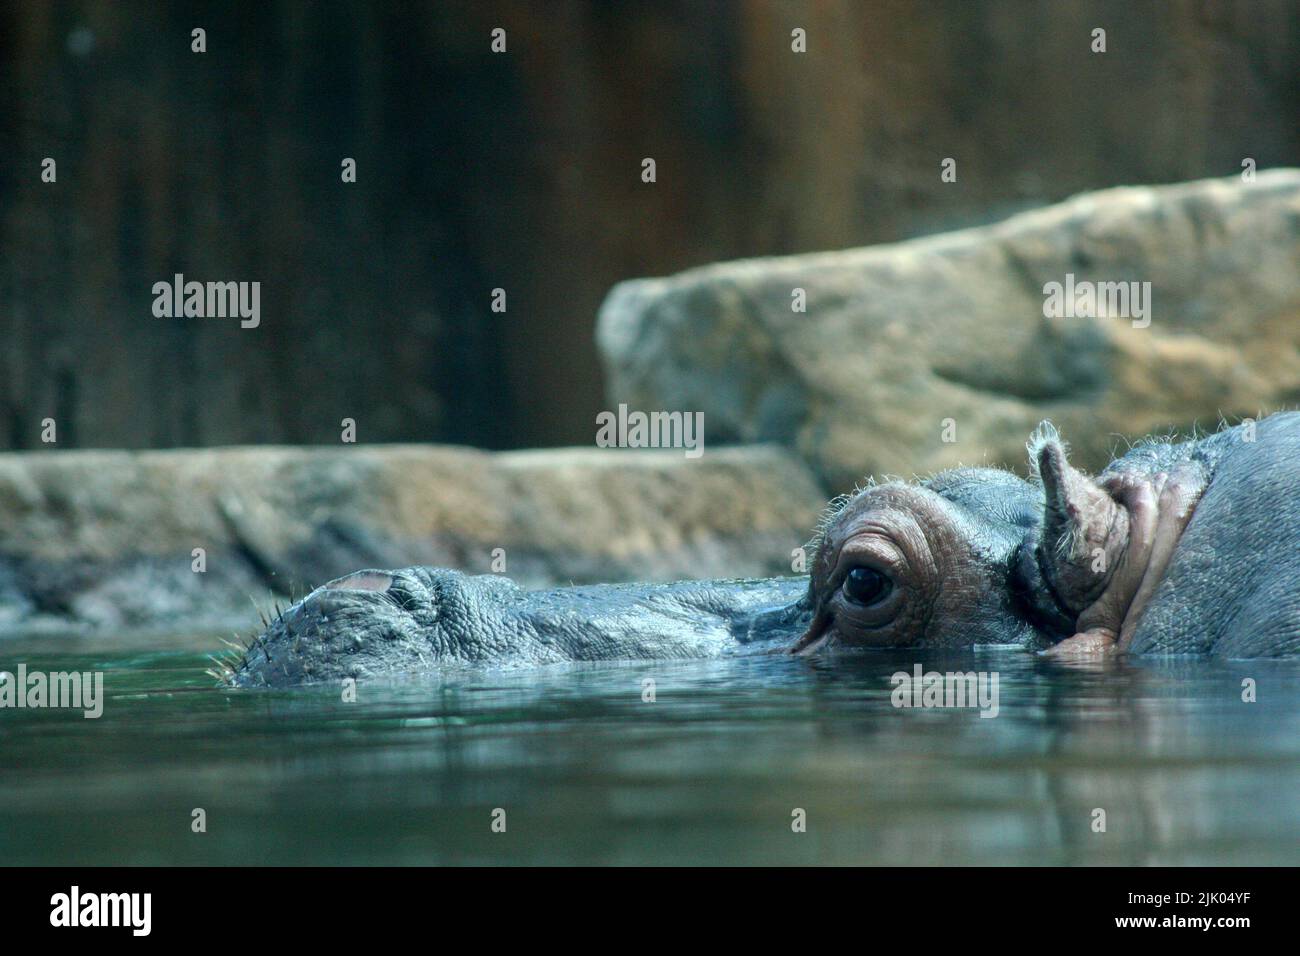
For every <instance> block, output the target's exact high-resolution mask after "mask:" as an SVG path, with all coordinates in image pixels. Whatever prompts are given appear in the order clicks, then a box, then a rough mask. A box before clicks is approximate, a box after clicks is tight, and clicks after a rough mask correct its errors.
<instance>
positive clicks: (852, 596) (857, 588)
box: [843, 567, 893, 605]
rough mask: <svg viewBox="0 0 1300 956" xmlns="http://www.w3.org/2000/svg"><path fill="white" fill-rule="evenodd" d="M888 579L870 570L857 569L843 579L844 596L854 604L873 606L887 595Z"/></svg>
mask: <svg viewBox="0 0 1300 956" xmlns="http://www.w3.org/2000/svg"><path fill="white" fill-rule="evenodd" d="M892 587H893V584H892V583H890V580H889V578H887V577H885V576H884V575H883V574H881V573H880V572H879V571H875V570H872V569H871V568H864V567H857V568H854V569H853V570H852V571H850V572H849V573H848V574H847V575H845V577H844V585H843V589H844V596H845V597H846V598H848V599H849V600H850V601H852V602H853V603H854V604H864V605H865V604H875V603H876V602H877V601H879V600H880V599H881V598H883V597H884V596H885V595H886V594H888V593H889V591H890V589H891V588H892Z"/></svg>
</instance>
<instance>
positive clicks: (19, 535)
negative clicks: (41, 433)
mask: <svg viewBox="0 0 1300 956" xmlns="http://www.w3.org/2000/svg"><path fill="white" fill-rule="evenodd" d="M823 504H824V498H823V495H822V492H821V490H820V489H819V488H818V487H817V485H816V483H815V482H814V481H813V479H812V477H811V475H810V473H809V472H808V470H807V469H806V468H805V467H804V466H803V465H802V464H799V463H798V462H797V461H796V460H795V459H794V457H793V456H792V455H790V454H789V453H788V452H786V451H784V450H782V449H778V448H775V447H767V448H736V449H719V450H713V449H710V450H708V451H707V452H706V453H705V455H704V457H703V458H701V459H699V460H696V461H687V460H686V459H685V458H684V457H683V455H682V453H681V452H654V451H626V450H609V451H603V450H598V449H556V450H548V451H537V452H513V453H503V454H491V453H485V452H480V451H475V450H471V449H465V448H453V447H436V446H401V445H388V446H382V445H381V446H359V447H355V448H346V449H344V448H338V449H325V448H280V447H268V448H227V449H213V450H202V451H197V450H196V451H165V452H142V453H131V452H97V451H76V452H49V453H19V454H6V455H0V634H4V633H6V632H11V633H12V632H14V631H16V630H26V631H30V630H33V629H46V628H53V629H58V628H64V627H86V626H90V627H101V628H136V627H159V626H173V625H174V626H177V627H180V628H184V629H185V630H187V631H190V630H193V629H194V628H199V627H204V628H206V627H219V626H220V627H226V626H231V627H242V628H244V629H247V628H248V627H249V626H250V625H251V624H253V623H254V622H255V621H256V614H255V613H254V610H253V608H252V606H251V605H250V603H249V599H250V597H251V598H254V599H255V600H256V601H257V602H258V603H259V604H269V601H268V600H267V598H268V595H269V594H272V593H273V594H277V595H281V596H300V595H301V594H302V593H304V592H305V591H306V590H308V589H310V588H312V587H314V586H316V585H317V584H320V583H322V582H324V581H326V580H328V579H330V578H333V577H337V576H339V575H341V574H345V573H347V572H350V571H353V570H356V569H357V568H362V567H367V566H379V567H393V566H399V565H405V564H437V565H444V566H448V567H455V568H461V569H464V570H466V571H472V572H477V573H485V572H488V571H490V570H492V568H491V562H492V551H493V549H495V548H503V549H505V559H506V568H505V571H506V573H507V574H508V575H509V576H510V577H512V578H514V579H515V580H517V581H519V582H520V583H523V584H526V585H538V584H546V583H568V582H569V581H575V582H583V581H598V580H599V581H606V580H619V579H630V578H636V579H649V580H656V579H658V580H669V579H674V578H690V577H729V576H739V575H756V576H757V575H768V574H775V573H787V574H788V573H789V572H790V552H791V550H792V549H793V548H795V547H797V546H799V545H801V544H802V543H803V542H804V541H805V540H806V539H807V537H808V535H809V533H810V529H811V528H812V526H813V524H814V522H815V519H816V515H817V513H818V511H819V510H820V508H821V506H822V505H823ZM195 548H204V549H205V551H206V560H207V570H206V572H205V573H202V574H198V573H195V572H194V571H192V570H191V563H192V561H193V558H192V556H191V555H192V551H193V549H195Z"/></svg>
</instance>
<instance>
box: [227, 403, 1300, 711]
mask: <svg viewBox="0 0 1300 956" xmlns="http://www.w3.org/2000/svg"><path fill="white" fill-rule="evenodd" d="M1029 449H1030V461H1031V469H1032V471H1033V474H1032V475H1031V479H1030V480H1024V479H1021V478H1018V477H1016V476H1015V475H1012V474H1010V473H1009V472H1005V471H1000V470H997V469H988V468H959V469H954V470H951V471H945V472H942V473H940V474H938V475H936V476H933V477H931V478H929V479H927V480H924V481H921V482H917V483H907V482H901V481H898V482H888V483H883V484H876V483H871V484H868V486H867V487H866V488H864V489H861V490H860V491H858V492H856V493H855V494H853V495H850V496H846V497H844V498H841V499H838V500H837V501H835V502H833V503H832V506H831V507H830V509H828V512H827V518H826V520H825V521H824V522H823V526H822V528H821V531H820V533H819V535H818V537H817V539H816V544H815V548H814V552H813V556H812V561H811V565H810V567H811V573H810V575H809V577H807V578H802V577H790V578H772V579H768V580H758V581H756V580H728V581H680V582H676V583H671V584H611V585H586V586H581V587H569V588H552V589H544V590H524V589H522V588H520V587H518V586H517V585H515V584H514V583H512V582H510V581H509V580H507V579H505V578H502V577H499V576H496V575H486V576H480V577H470V576H466V575H464V574H461V573H460V572H457V571H451V570H446V569H439V568H405V569H401V570H395V571H360V572H357V573H355V574H351V575H348V576H346V577H344V578H340V579H338V580H336V581H332V582H330V583H329V584H327V585H324V586H323V587H320V588H317V589H316V590H315V591H313V592H312V593H311V594H309V595H308V596H307V597H305V598H303V599H302V600H301V601H299V602H297V603H296V604H294V605H293V606H292V607H291V608H289V609H288V610H287V611H286V612H285V613H284V614H283V615H280V616H278V617H277V619H276V620H275V621H273V622H271V623H270V624H269V625H268V626H267V627H266V629H265V631H264V632H263V633H262V634H261V635H259V636H258V637H257V638H255V639H254V641H253V643H252V644H251V645H250V646H249V647H248V648H247V649H246V650H244V652H243V653H242V654H241V655H240V656H239V657H238V659H237V660H234V661H231V662H228V663H227V664H223V665H222V668H223V670H222V674H221V675H220V676H221V677H222V678H223V679H224V680H226V681H228V682H230V683H233V684H236V685H242V686H267V685H270V686H280V685H290V684H299V683H311V682H317V681H328V680H335V679H340V678H345V677H354V678H364V677H371V676H385V675H388V676H393V675H402V674H419V673H421V672H428V671H429V670H431V669H434V668H437V667H439V666H442V665H444V664H449V663H467V664H482V663H491V664H546V663H554V662H561V661H582V660H654V659H670V658H692V657H713V656H719V655H723V654H734V653H741V652H752V651H755V650H766V651H771V652H794V653H799V654H812V653H822V652H826V651H831V650H835V649H840V648H873V647H893V648H897V647H955V646H974V645H983V644H1010V645H1018V646H1022V647H1025V648H1027V649H1031V650H1045V652H1046V653H1049V654H1054V655H1057V656H1070V655H1096V654H1106V653H1113V652H1116V651H1126V652H1132V653H1178V654H1204V653H1214V654H1220V655H1224V656H1234V657H1264V656H1267V657H1279V656H1291V655H1294V654H1297V653H1300V547H1297V545H1300V495H1298V494H1297V492H1298V491H1300V413H1284V414H1278V415H1274V416H1272V417H1270V418H1267V419H1265V420H1263V421H1260V422H1258V423H1256V422H1247V423H1244V424H1242V425H1238V426H1236V427H1233V428H1225V429H1223V430H1222V431H1219V432H1217V433H1215V434H1213V435H1209V436H1206V437H1202V438H1196V439H1192V440H1189V441H1183V442H1174V441H1170V440H1154V441H1144V442H1140V443H1138V444H1137V445H1135V446H1133V447H1132V448H1131V449H1130V451H1129V452H1128V453H1127V454H1126V455H1124V456H1123V457H1122V458H1120V459H1118V460H1117V461H1115V462H1113V463H1112V464H1111V465H1109V466H1108V467H1107V468H1106V469H1105V470H1103V472H1102V473H1101V474H1100V475H1099V476H1098V477H1097V478H1096V479H1093V478H1090V477H1088V476H1087V475H1084V474H1083V473H1082V472H1080V471H1078V470H1077V469H1075V468H1074V467H1073V466H1071V465H1070V463H1069V461H1068V459H1067V454H1066V448H1065V446H1064V445H1063V444H1062V442H1061V441H1060V440H1059V438H1058V437H1057V436H1056V433H1055V430H1054V429H1051V428H1050V426H1045V427H1042V428H1040V429H1039V430H1038V432H1036V433H1035V435H1034V436H1032V437H1031V439H1030V443H1029Z"/></svg>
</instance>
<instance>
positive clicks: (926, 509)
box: [794, 468, 1068, 653]
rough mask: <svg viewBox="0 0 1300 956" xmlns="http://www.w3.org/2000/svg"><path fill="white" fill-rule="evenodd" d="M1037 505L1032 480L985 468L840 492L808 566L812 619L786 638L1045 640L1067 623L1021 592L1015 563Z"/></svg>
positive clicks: (902, 643) (819, 644)
mask: <svg viewBox="0 0 1300 956" xmlns="http://www.w3.org/2000/svg"><path fill="white" fill-rule="evenodd" d="M1042 514H1043V496H1042V491H1041V488H1040V487H1039V486H1037V485H1036V484H1031V483H1030V482H1027V481H1024V480H1022V479H1020V478H1018V477H1016V476H1015V475H1013V474H1010V473H1009V472H1005V471H999V470H995V469H989V468H959V469H954V470H951V471H945V472H942V473H940V474H939V475H937V476H935V477H933V478H931V479H929V480H927V481H924V482H921V483H919V484H910V483H904V482H901V481H900V482H889V483H886V484H875V483H873V484H871V485H869V486H868V487H867V488H865V489H863V490H861V491H858V492H857V493H855V494H853V495H851V496H846V497H844V498H841V499H838V500H837V501H835V502H833V503H832V505H831V508H830V510H829V511H828V515H827V518H826V519H825V520H824V522H823V527H822V530H821V533H820V534H819V536H818V543H817V546H816V552H815V555H814V557H813V561H812V564H811V567H810V573H811V580H810V582H809V603H810V605H811V607H812V612H813V617H812V622H811V624H810V626H809V628H808V630H807V631H806V632H805V633H804V635H803V636H802V637H801V638H800V639H799V640H798V642H797V643H796V645H795V647H794V650H795V651H796V652H799V653H812V652H814V651H818V650H822V649H829V648H834V647H916V646H928V647H935V646H953V645H964V646H970V645H973V644H1008V643H1018V644H1026V645H1030V646H1034V645H1039V646H1045V645H1046V644H1048V643H1051V642H1052V641H1053V640H1055V639H1058V637H1059V635H1058V633H1057V632H1058V631H1059V630H1061V629H1063V628H1064V627H1068V624H1065V622H1063V621H1060V620H1058V619H1057V618H1056V617H1055V616H1054V615H1053V614H1052V613H1051V611H1052V609H1050V608H1045V609H1043V610H1042V611H1041V612H1040V611H1039V610H1038V609H1037V608H1036V607H1035V606H1034V605H1032V604H1029V603H1027V602H1026V601H1025V600H1024V596H1023V595H1022V594H1021V592H1022V590H1023V587H1024V585H1023V583H1022V582H1021V581H1020V578H1019V574H1018V566H1019V555H1020V551H1021V549H1022V547H1024V546H1025V544H1026V542H1027V541H1030V540H1032V536H1033V535H1034V534H1035V529H1036V528H1037V527H1038V526H1039V524H1040V522H1041V516H1042Z"/></svg>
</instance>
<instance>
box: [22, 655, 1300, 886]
mask: <svg viewBox="0 0 1300 956" xmlns="http://www.w3.org/2000/svg"><path fill="white" fill-rule="evenodd" d="M54 646H59V645H54ZM95 646H103V645H102V644H101V645H94V644H88V643H83V644H80V645H73V646H71V647H67V646H62V647H61V649H59V650H57V651H55V650H50V649H49V648H50V647H51V645H49V644H48V643H47V644H41V643H32V644H28V645H26V646H24V645H21V644H17V643H14V642H9V643H6V644H0V669H3V670H10V671H13V670H14V669H15V667H16V665H17V664H18V663H19V662H25V663H26V664H27V665H28V668H29V669H44V670H49V671H56V670H95V669H98V670H103V671H104V672H105V691H106V697H107V699H106V701H105V706H104V714H103V716H102V717H101V718H100V719H98V720H86V719H84V718H83V717H82V716H81V713H80V712H79V711H59V710H42V711H33V710H5V709H0V859H2V860H3V861H4V862H5V863H8V864H32V863H40V864H99V863H138V864H204V863H211V864H237V863H254V864H256V863H266V864H377V863H395V864H452V863H474V864H493V863H603V864H611V863H612V864H638V863H649V864H679V863H696V864H701V863H702V864H751V863H778V864H969V863H979V864H1026V863H1031V864H1099V863H1119V864H1244V865H1256V864H1296V863H1300V800H1297V794H1300V706H1298V705H1300V663H1295V662H1239V663H1233V662H1226V663H1225V662H1207V661H1197V660H1165V661H1159V662H1145V663H1138V664H1128V665H1121V666H1110V667H1104V668H1086V667H1070V666H1063V665H1059V664H1051V663H1048V662H1044V661H1041V660H1038V659H1035V658H1034V657H1032V656H1029V655H1027V654H1024V653H1022V652H1018V651H987V652H985V651H975V652H967V653H965V654H962V655H957V656H949V657H938V656H931V657H928V658H921V660H922V661H923V662H924V664H925V667H926V668H927V669H930V668H933V669H938V670H971V669H977V670H981V671H986V672H989V671H996V672H997V673H998V675H999V697H1000V700H999V705H1000V706H999V714H998V716H997V717H995V718H991V719H990V718H981V717H980V716H979V712H978V711H977V710H956V709H946V710H945V709H928V710H902V709H898V708H895V707H894V706H893V705H892V704H891V702H890V695H891V691H892V687H891V685H890V680H889V678H890V675H891V674H893V673H894V672H895V671H898V670H900V669H901V670H907V671H911V670H912V667H913V664H914V663H916V662H917V657H916V656H915V655H914V654H906V655H895V654H888V655H881V654H871V655H859V656H840V657H835V658H828V659H823V660H792V659H790V658H788V657H781V656H759V657H748V658H734V659H728V660H723V661H689V662H672V663H668V662H655V663H636V664H600V665H569V666H555V667H546V668H531V669H522V670H506V671H482V670H480V671H455V672H447V673H444V674H442V675H439V676H436V677H432V678H429V679H427V680H422V681H410V682H392V683H382V684H374V683H372V684H362V685H360V687H359V688H358V699H357V700H356V702H354V703H347V702H344V701H343V700H342V699H341V697H342V695H341V694H340V692H339V689H338V688H334V687H329V688H307V689H298V690H291V691H270V692H268V691H235V690H222V689H217V688H214V687H213V682H212V679H211V678H210V677H209V676H207V675H206V674H205V673H204V668H206V667H208V666H210V665H209V663H208V662H207V660H206V659H205V657H204V656H203V655H202V654H197V653H194V652H192V651H183V650H174V651H166V652H156V651H155V652H131V651H120V650H119V651H114V652H109V653H96V652H95V651H93V650H87V649H86V648H93V647H95ZM647 678H652V679H653V680H654V685H655V686H654V690H655V694H654V696H655V700H654V701H653V702H646V701H644V700H643V691H644V686H645V685H644V683H643V682H644V681H645V679H647ZM1243 678H1252V679H1254V681H1255V682H1256V684H1257V696H1258V701H1257V702H1255V703H1246V702H1243V700H1242V681H1243ZM195 808H203V809H204V810H205V811H206V817H207V832H206V833H194V832H192V830H191V820H192V811H193V810H194V809H195ZM497 808H500V809H503V810H504V811H505V824H506V829H505V832H504V833H494V832H493V830H492V821H493V811H494V810H496V809H497ZM796 808H798V809H801V810H802V811H804V814H805V815H806V820H807V829H806V832H803V833H796V832H793V831H792V826H791V824H792V820H793V819H794V814H795V811H796ZM1098 808H1100V809H1103V810H1104V811H1105V813H1106V830H1105V832H1104V833H1098V832H1094V829H1093V826H1094V820H1095V819H1096V814H1095V811H1096V810H1097V809H1098Z"/></svg>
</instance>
